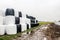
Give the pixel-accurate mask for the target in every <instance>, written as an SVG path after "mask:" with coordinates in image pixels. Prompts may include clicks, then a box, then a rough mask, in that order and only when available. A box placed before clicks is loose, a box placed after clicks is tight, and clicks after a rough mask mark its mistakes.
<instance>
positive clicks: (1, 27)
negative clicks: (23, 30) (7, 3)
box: [0, 25, 5, 35]
mask: <svg viewBox="0 0 60 40" xmlns="http://www.w3.org/2000/svg"><path fill="white" fill-rule="evenodd" d="M4 34H5V26H4V25H0V35H4Z"/></svg>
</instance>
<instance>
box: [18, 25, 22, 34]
mask: <svg viewBox="0 0 60 40" xmlns="http://www.w3.org/2000/svg"><path fill="white" fill-rule="evenodd" d="M19 32H22V28H21V25H20V24H18V25H17V33H19Z"/></svg>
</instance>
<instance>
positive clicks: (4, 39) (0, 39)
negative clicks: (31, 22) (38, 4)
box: [0, 22, 52, 40]
mask: <svg viewBox="0 0 60 40" xmlns="http://www.w3.org/2000/svg"><path fill="white" fill-rule="evenodd" d="M49 23H52V22H39V26H37V27H33V28H30V29H28V30H25V31H23V32H20V33H17V34H15V35H3V36H0V40H12V39H13V38H17V37H19V36H21V34H22V33H24V32H30V31H32V30H34V29H38V28H39V27H40V25H45V24H49Z"/></svg>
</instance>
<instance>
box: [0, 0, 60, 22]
mask: <svg viewBox="0 0 60 40" xmlns="http://www.w3.org/2000/svg"><path fill="white" fill-rule="evenodd" d="M6 8H13V9H15V11H21V12H22V13H26V14H28V15H31V16H34V17H36V18H37V20H39V21H58V20H60V0H0V10H4V11H5V10H6Z"/></svg>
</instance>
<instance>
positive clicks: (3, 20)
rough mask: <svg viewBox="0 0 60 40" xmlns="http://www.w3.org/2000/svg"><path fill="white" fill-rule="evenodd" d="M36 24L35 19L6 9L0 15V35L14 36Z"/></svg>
mask: <svg viewBox="0 0 60 40" xmlns="http://www.w3.org/2000/svg"><path fill="white" fill-rule="evenodd" d="M3 15H5V16H3ZM37 23H38V21H37V20H36V19H35V17H33V16H28V15H26V14H25V13H21V12H17V11H16V12H15V10H14V9H10V8H7V9H6V11H5V14H3V13H2V12H1V13H0V35H4V34H5V33H6V34H8V35H11V34H16V33H19V32H22V31H25V30H27V29H30V28H31V27H33V26H36V24H37ZM28 33H30V32H28Z"/></svg>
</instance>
